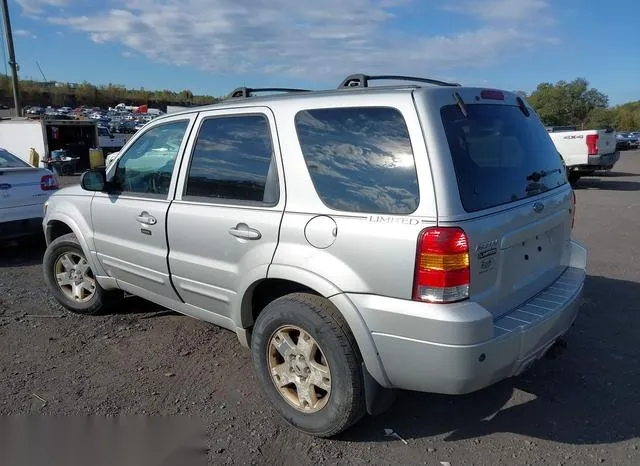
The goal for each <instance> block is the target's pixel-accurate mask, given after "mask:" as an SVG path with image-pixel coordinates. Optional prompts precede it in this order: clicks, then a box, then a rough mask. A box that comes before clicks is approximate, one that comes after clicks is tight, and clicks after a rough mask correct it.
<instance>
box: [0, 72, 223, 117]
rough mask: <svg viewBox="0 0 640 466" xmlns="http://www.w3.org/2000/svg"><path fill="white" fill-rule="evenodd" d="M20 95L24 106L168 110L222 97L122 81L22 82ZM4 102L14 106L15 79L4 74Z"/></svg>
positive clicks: (0, 84) (0, 89)
mask: <svg viewBox="0 0 640 466" xmlns="http://www.w3.org/2000/svg"><path fill="white" fill-rule="evenodd" d="M20 97H21V101H22V105H23V107H30V106H40V107H42V106H44V107H46V106H49V105H51V106H53V107H65V106H68V107H77V106H80V105H86V106H91V107H101V108H107V107H113V106H115V105H117V104H119V103H125V104H127V105H148V106H149V107H150V108H160V109H161V110H163V111H166V109H167V105H181V106H192V105H208V104H213V103H216V102H218V101H219V100H220V99H219V98H217V97H213V96H210V95H195V94H194V93H193V92H191V91H190V90H188V89H185V90H183V91H180V92H174V91H170V90H155V91H153V90H147V89H144V88H142V89H128V88H126V87H125V86H122V85H118V84H106V85H102V86H95V85H93V84H91V83H89V82H86V81H85V82H82V83H79V84H71V83H57V82H51V83H43V82H40V81H30V80H22V81H20ZM0 105H7V106H9V107H12V106H13V91H12V87H11V80H10V79H9V77H7V76H0Z"/></svg>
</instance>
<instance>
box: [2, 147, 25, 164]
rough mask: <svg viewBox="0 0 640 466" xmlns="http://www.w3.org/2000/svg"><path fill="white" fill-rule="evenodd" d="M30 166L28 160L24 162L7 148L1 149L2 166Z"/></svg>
mask: <svg viewBox="0 0 640 466" xmlns="http://www.w3.org/2000/svg"><path fill="white" fill-rule="evenodd" d="M29 166H30V165H29V164H28V163H27V162H24V161H23V160H21V159H19V158H18V157H16V156H15V155H13V154H12V153H10V152H8V151H7V150H5V149H0V168H24V167H29Z"/></svg>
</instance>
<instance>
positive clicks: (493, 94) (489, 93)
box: [480, 89, 504, 100]
mask: <svg viewBox="0 0 640 466" xmlns="http://www.w3.org/2000/svg"><path fill="white" fill-rule="evenodd" d="M480 97H482V98H483V99H489V100H504V92H502V91H497V90H495V89H484V90H483V91H481V92H480Z"/></svg>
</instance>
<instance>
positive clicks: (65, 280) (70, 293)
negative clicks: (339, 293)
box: [42, 234, 122, 314]
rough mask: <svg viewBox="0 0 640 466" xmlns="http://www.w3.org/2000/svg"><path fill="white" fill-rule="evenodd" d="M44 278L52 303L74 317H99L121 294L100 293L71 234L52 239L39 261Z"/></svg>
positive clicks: (100, 289) (74, 237) (88, 266)
mask: <svg viewBox="0 0 640 466" xmlns="http://www.w3.org/2000/svg"><path fill="white" fill-rule="evenodd" d="M42 262H43V272H44V279H45V282H46V283H47V285H48V287H49V289H50V290H51V292H52V293H53V296H54V297H55V298H56V300H57V301H58V302H59V303H60V304H61V305H62V306H63V307H64V308H66V309H68V310H69V311H71V312H75V313H78V314H99V313H101V312H103V311H104V310H105V309H106V308H107V307H108V306H110V305H113V304H114V303H115V301H117V300H118V298H120V297H122V293H120V292H118V291H107V290H104V289H103V288H102V287H101V286H100V284H99V283H98V281H97V280H96V277H95V275H94V274H93V271H92V270H91V266H90V265H89V262H88V261H87V258H86V256H85V254H84V251H83V250H82V248H81V247H80V243H79V242H78V239H77V238H76V236H75V235H74V234H68V235H64V236H61V237H59V238H56V239H55V240H54V241H52V242H51V244H49V246H48V247H47V250H46V251H45V253H44V258H43V261H42Z"/></svg>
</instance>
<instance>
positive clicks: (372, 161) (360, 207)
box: [295, 107, 419, 214]
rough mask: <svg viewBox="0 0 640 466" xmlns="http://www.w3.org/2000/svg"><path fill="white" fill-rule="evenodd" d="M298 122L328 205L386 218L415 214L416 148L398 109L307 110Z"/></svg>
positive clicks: (310, 167) (305, 151) (318, 187)
mask: <svg viewBox="0 0 640 466" xmlns="http://www.w3.org/2000/svg"><path fill="white" fill-rule="evenodd" d="M295 122H296V129H297V132H298V138H299V140H300V145H301V147H302V152H303V154H304V158H305V161H306V164H307V168H308V170H309V173H310V175H311V179H312V180H313V184H314V186H315V189H316V191H317V192H318V195H319V196H320V198H321V199H322V201H323V202H324V203H325V204H326V205H327V206H328V207H330V208H332V209H337V210H346V211H351V212H370V213H384V214H408V213H411V212H413V211H415V210H416V208H417V207H418V200H419V195H418V180H417V176H416V168H415V164H414V159H413V150H412V149H411V141H410V139H409V132H408V130H407V126H406V123H405V121H404V119H403V117H402V115H401V114H400V112H399V111H397V110H395V109H392V108H378V107H364V108H338V109H321V110H306V111H302V112H300V113H298V114H297V115H296V120H295Z"/></svg>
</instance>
